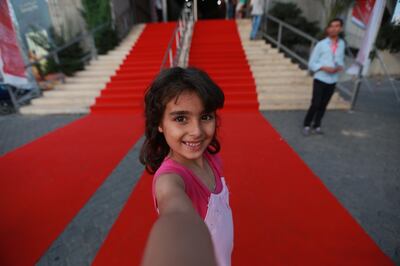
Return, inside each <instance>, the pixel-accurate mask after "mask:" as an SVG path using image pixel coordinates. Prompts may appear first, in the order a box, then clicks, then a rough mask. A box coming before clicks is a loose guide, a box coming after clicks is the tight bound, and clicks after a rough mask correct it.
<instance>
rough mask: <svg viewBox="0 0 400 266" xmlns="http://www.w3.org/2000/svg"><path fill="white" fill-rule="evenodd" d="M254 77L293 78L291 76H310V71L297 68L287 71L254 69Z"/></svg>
mask: <svg viewBox="0 0 400 266" xmlns="http://www.w3.org/2000/svg"><path fill="white" fill-rule="evenodd" d="M253 77H254V78H255V79H256V80H258V79H270V78H271V79H276V78H285V79H286V78H291V77H296V78H297V77H308V73H307V72H304V71H300V70H299V71H297V70H286V71H279V70H278V71H254V72H253Z"/></svg>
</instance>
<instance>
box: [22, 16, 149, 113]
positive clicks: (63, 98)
mask: <svg viewBox="0 0 400 266" xmlns="http://www.w3.org/2000/svg"><path fill="white" fill-rule="evenodd" d="M144 28H145V25H144V24H139V25H136V26H135V27H134V28H133V29H132V30H131V32H130V33H129V34H128V36H127V37H126V38H125V39H124V40H123V41H122V42H121V43H120V45H119V46H118V47H117V48H116V49H115V50H113V51H111V52H109V53H108V54H106V55H100V56H98V59H97V60H92V61H91V62H90V65H88V66H86V67H85V70H83V71H80V72H77V73H76V74H75V75H74V76H73V77H70V78H67V79H66V82H65V83H64V84H59V85H57V86H56V88H55V89H54V90H52V91H47V92H44V94H43V97H41V98H37V99H34V100H32V102H31V105H28V106H24V107H22V108H21V109H20V113H21V114H35V115H46V114H86V113H89V110H90V106H91V105H93V104H94V103H95V99H96V97H98V96H99V95H100V91H101V90H102V89H103V88H104V87H105V85H106V83H107V82H109V81H110V77H111V76H112V75H114V74H115V72H116V70H117V69H118V67H119V66H120V64H121V63H122V62H123V60H124V59H125V57H126V55H127V54H128V53H129V51H130V50H131V49H132V47H133V45H134V44H135V42H136V40H137V39H138V37H139V35H140V34H141V33H142V31H143V29H144Z"/></svg>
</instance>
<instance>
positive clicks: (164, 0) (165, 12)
mask: <svg viewBox="0 0 400 266" xmlns="http://www.w3.org/2000/svg"><path fill="white" fill-rule="evenodd" d="M167 8H168V7H167V0H162V15H163V21H164V22H167V20H168V10H167Z"/></svg>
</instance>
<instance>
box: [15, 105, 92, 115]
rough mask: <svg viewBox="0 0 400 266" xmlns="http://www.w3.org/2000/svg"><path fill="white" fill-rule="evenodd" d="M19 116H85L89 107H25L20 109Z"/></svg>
mask: <svg viewBox="0 0 400 266" xmlns="http://www.w3.org/2000/svg"><path fill="white" fill-rule="evenodd" d="M20 113H21V114H25V115H49V114H87V113H89V107H82V106H75V105H71V106H57V107H54V106H43V107H38V106H32V105H30V106H25V107H23V108H21V109H20Z"/></svg>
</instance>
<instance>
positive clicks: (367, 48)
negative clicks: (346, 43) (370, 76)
mask: <svg viewBox="0 0 400 266" xmlns="http://www.w3.org/2000/svg"><path fill="white" fill-rule="evenodd" d="M385 6H386V0H377V1H376V2H375V4H374V7H373V9H372V13H371V15H370V16H369V21H368V25H367V29H366V31H365V34H364V38H363V41H362V43H361V47H360V50H359V51H358V54H357V58H356V62H357V63H358V64H354V65H352V66H351V67H350V68H349V69H348V71H347V73H348V74H351V75H356V74H358V71H359V68H360V66H363V75H365V74H366V73H368V68H369V54H370V52H371V50H372V48H373V47H374V44H375V40H376V36H377V34H378V31H379V28H380V25H381V21H382V16H383V12H384V11H385Z"/></svg>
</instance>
